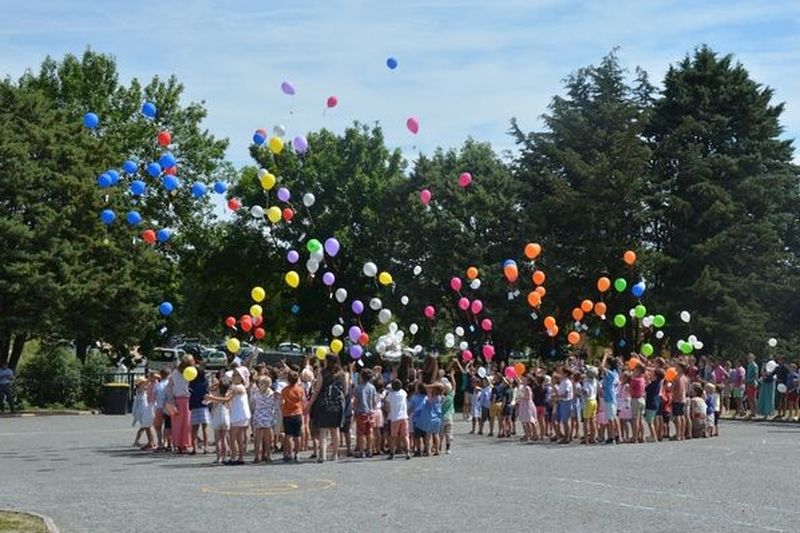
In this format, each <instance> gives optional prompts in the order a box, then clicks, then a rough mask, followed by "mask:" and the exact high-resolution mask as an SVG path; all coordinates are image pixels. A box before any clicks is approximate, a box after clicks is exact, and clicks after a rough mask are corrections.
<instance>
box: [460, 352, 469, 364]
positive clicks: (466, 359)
mask: <svg viewBox="0 0 800 533" xmlns="http://www.w3.org/2000/svg"><path fill="white" fill-rule="evenodd" d="M461 359H463V360H464V362H465V363H466V362H469V361H472V352H470V351H469V350H464V351H463V352H461Z"/></svg>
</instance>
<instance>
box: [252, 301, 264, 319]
mask: <svg viewBox="0 0 800 533" xmlns="http://www.w3.org/2000/svg"><path fill="white" fill-rule="evenodd" d="M263 312H264V309H263V308H262V307H261V306H260V305H258V304H253V305H251V306H250V315H251V316H254V317H256V318H258V317H260V316H261V314H262V313H263Z"/></svg>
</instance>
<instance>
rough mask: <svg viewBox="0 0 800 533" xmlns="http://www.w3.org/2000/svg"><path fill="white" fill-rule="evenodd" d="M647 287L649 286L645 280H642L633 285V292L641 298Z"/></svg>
mask: <svg viewBox="0 0 800 533" xmlns="http://www.w3.org/2000/svg"><path fill="white" fill-rule="evenodd" d="M646 288H647V287H646V286H645V284H644V281H640V282H639V283H637V284H636V285H634V286H633V287H631V294H633V295H634V296H635V297H636V298H641V297H642V294H644V291H645V289H646Z"/></svg>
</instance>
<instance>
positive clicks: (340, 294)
mask: <svg viewBox="0 0 800 533" xmlns="http://www.w3.org/2000/svg"><path fill="white" fill-rule="evenodd" d="M334 296H336V301H337V302H339V303H340V304H342V303H344V301H345V300H347V289H336V292H335V293H334Z"/></svg>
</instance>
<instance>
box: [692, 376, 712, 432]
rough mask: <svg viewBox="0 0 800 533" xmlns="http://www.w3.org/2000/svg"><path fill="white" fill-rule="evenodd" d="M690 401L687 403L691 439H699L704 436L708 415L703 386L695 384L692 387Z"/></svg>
mask: <svg viewBox="0 0 800 533" xmlns="http://www.w3.org/2000/svg"><path fill="white" fill-rule="evenodd" d="M691 396H692V398H691V401H690V402H689V406H690V408H689V413H690V417H691V421H692V429H691V431H692V438H695V439H697V438H700V437H705V436H706V428H707V427H708V414H707V406H706V401H705V399H704V398H703V386H702V385H700V384H699V383H695V384H694V385H693V386H692V392H691Z"/></svg>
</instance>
